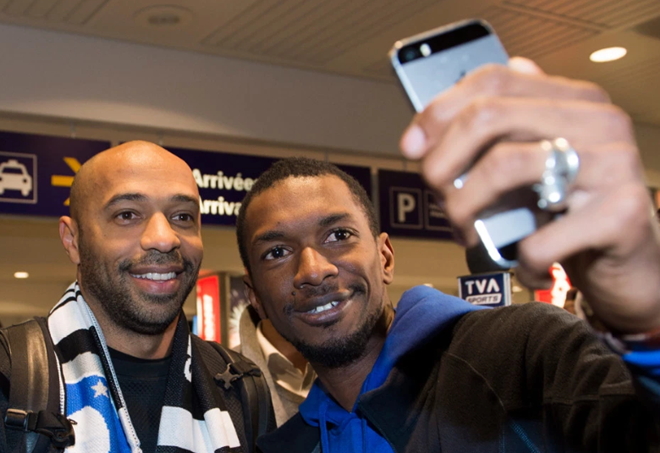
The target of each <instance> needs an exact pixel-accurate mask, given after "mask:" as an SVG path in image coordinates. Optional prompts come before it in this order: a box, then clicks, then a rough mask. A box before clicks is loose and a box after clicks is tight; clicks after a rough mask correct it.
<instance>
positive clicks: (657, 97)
mask: <svg viewBox="0 0 660 453" xmlns="http://www.w3.org/2000/svg"><path fill="white" fill-rule="evenodd" d="M163 4H164V5H166V6H163ZM469 17H481V18H484V19H486V20H488V21H489V22H491V23H492V24H493V25H494V27H495V29H496V30H497V31H498V33H499V34H500V36H501V38H502V41H503V42H504V45H505V47H506V48H507V49H508V50H509V53H510V54H512V55H523V56H527V57H531V58H534V59H535V60H537V61H538V62H539V63H540V64H541V65H542V66H543V67H544V68H545V69H546V70H548V71H550V72H552V73H557V74H561V75H566V76H570V77H579V78H584V79H588V80H593V81H595V82H598V83H600V84H602V85H603V86H604V87H605V88H606V89H607V90H608V91H610V92H611V94H612V95H613V98H614V100H615V102H616V103H618V104H619V105H621V106H622V107H624V108H625V109H626V110H627V111H629V112H630V113H631V114H632V115H633V118H634V119H635V120H636V121H638V122H646V123H653V124H656V125H660V90H658V89H656V86H655V85H656V84H653V81H654V80H656V79H657V76H656V74H657V73H658V70H659V69H660V20H659V19H658V17H660V1H658V0H518V1H504V2H502V1H492V0H461V1H456V0H444V1H438V0H332V1H329V0H241V1H235V0H167V1H165V0H161V1H160V2H159V1H158V0H0V22H4V23H9V24H15V25H24V26H30V27H38V28H44V29H51V30H59V31H64V32H70V33H79V34H85V35H91V36H97V37H104V38H111V39H119V40H124V41H130V42H136V43H143V44H153V45H157V46H164V47H170V48H176V49H182V50H189V51H194V52H204V53H210V54H217V55H222V56H228V57H235V58H241V59H249V60H255V61H260V62H267V63H272V64H277V65H284V66H293V67H299V68H304V69H311V70H315V71H324V72H331V73H338V74H344V75H348V76H356V77H364V78H369V79H375V80H380V81H385V82H390V83H393V77H392V75H391V71H390V68H389V64H388V62H387V59H386V58H385V55H386V53H387V51H388V50H389V48H390V47H391V46H392V44H393V43H394V42H395V41H396V40H397V39H400V38H402V37H405V36H409V35H411V34H415V33H418V32H420V31H423V30H426V29H429V28H433V27H436V26H439V25H441V24H445V23H448V22H451V21H454V20H459V19H464V18H469ZM653 19H656V20H655V22H653ZM644 24H646V25H644ZM610 45H624V46H626V47H628V49H629V55H628V56H626V57H625V58H623V59H622V60H620V61H618V62H613V63H607V64H595V63H591V62H590V61H588V59H587V58H588V55H589V54H590V53H591V52H592V51H594V50H597V49H598V48H601V47H605V46H610Z"/></svg>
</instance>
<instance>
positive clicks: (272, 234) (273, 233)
mask: <svg viewBox="0 0 660 453" xmlns="http://www.w3.org/2000/svg"><path fill="white" fill-rule="evenodd" d="M285 236H286V235H285V234H284V232H283V231H278V230H270V231H266V232H265V233H263V234H260V235H259V236H257V237H256V238H254V240H253V241H252V244H254V245H256V244H258V243H260V242H270V241H274V240H276V239H282V238H283V237H285Z"/></svg>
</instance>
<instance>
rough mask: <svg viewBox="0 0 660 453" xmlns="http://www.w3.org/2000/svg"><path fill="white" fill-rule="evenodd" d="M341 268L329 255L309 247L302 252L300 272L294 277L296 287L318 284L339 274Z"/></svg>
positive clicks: (299, 265)
mask: <svg viewBox="0 0 660 453" xmlns="http://www.w3.org/2000/svg"><path fill="white" fill-rule="evenodd" d="M338 272H339V270H338V269H337V266H335V265H334V264H332V262H330V260H328V258H327V257H325V256H324V255H323V254H322V253H319V252H318V251H317V250H315V249H314V248H312V247H307V248H305V249H303V250H302V252H301V253H300V258H299V261H298V272H297V273H296V276H295V277H294V279H293V285H294V286H295V287H296V288H302V287H303V286H304V285H312V286H318V285H320V284H322V283H323V281H324V280H325V279H326V278H327V277H334V276H337V274H338Z"/></svg>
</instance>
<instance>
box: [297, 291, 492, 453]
mask: <svg viewBox="0 0 660 453" xmlns="http://www.w3.org/2000/svg"><path fill="white" fill-rule="evenodd" d="M484 308H485V307H479V306H475V305H471V304H470V303H468V302H466V301H464V300H463V299H459V298H457V297H454V296H448V295H446V294H443V293H441V292H440V291H438V290H435V289H433V288H429V287H427V286H416V287H414V288H412V289H410V290H408V291H406V292H405V293H404V294H403V296H402V297H401V300H400V301H399V305H398V306H397V309H396V315H395V317H394V322H393V323H392V326H391V327H390V331H389V333H388V335H387V339H386V340H385V344H384V345H383V349H382V351H381V353H380V355H379V356H378V359H377V360H376V363H375V364H374V366H373V368H372V370H371V373H369V375H368V376H367V378H366V379H365V381H364V383H363V384H362V389H361V390H360V396H358V399H357V401H356V404H355V406H354V407H353V410H352V411H351V412H347V411H346V410H345V409H344V408H342V407H341V406H339V404H337V403H336V402H335V400H334V399H333V398H332V397H331V396H330V395H329V394H327V393H326V392H325V391H324V390H323V388H321V386H320V385H319V384H320V383H319V381H318V380H317V381H316V382H315V383H314V386H313V387H312V389H311V391H310V393H309V395H308V397H307V399H306V400H305V402H303V403H302V404H301V405H300V415H302V417H303V419H304V420H305V422H307V423H308V424H309V425H312V426H319V427H320V429H321V444H322V451H323V452H327V453H330V452H345V451H353V452H365V453H366V452H367V451H369V452H391V451H392V448H391V447H390V445H389V444H388V443H387V441H386V440H385V439H384V438H383V437H382V436H380V434H378V433H377V432H376V431H374V430H373V429H372V427H371V426H370V425H369V424H368V423H367V421H366V419H363V418H361V417H360V415H359V414H358V413H357V412H356V408H357V402H359V400H360V397H361V396H362V395H363V394H365V393H366V392H369V391H371V390H375V389H377V388H378V387H380V386H381V385H383V384H384V383H385V381H386V380H387V376H389V374H390V371H391V370H392V368H393V367H394V365H395V364H396V362H397V361H398V360H399V359H400V358H401V357H403V356H404V355H406V354H407V353H409V352H412V351H414V350H416V349H418V348H420V347H422V346H424V345H425V344H426V343H427V342H428V341H429V340H430V339H432V338H433V337H435V335H436V334H437V333H438V332H440V331H441V330H443V329H445V328H447V327H450V326H451V325H453V324H454V323H455V322H456V321H458V319H459V318H460V317H461V316H463V315H464V314H466V313H468V312H470V311H475V310H481V309H484ZM328 424H330V425H331V426H330V429H328Z"/></svg>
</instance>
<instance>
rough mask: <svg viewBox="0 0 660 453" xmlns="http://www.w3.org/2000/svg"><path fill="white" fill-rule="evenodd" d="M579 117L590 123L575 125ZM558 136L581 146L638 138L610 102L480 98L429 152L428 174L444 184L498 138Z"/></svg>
mask: <svg viewBox="0 0 660 453" xmlns="http://www.w3.org/2000/svg"><path fill="white" fill-rule="evenodd" d="M580 122H582V123H583V124H584V125H585V126H584V127H581V128H575V127H574V125H575V124H578V123H580ZM590 125H593V127H589V126H590ZM556 137H563V138H565V139H567V140H568V141H569V142H570V143H571V145H573V146H574V147H575V148H576V149H579V148H580V146H581V145H582V144H585V145H591V144H593V143H602V142H622V141H627V142H631V143H632V142H634V135H633V129H632V124H631V121H630V119H629V117H628V116H627V115H626V114H625V113H624V112H623V111H622V110H621V109H619V108H618V107H615V106H613V105H611V104H595V103H593V102H584V101H563V102H561V103H557V102H555V101H554V100H548V99H524V98H493V97H489V98H480V99H478V100H476V101H475V102H473V103H472V104H470V105H469V106H468V107H466V108H465V109H464V110H463V111H462V112H461V113H460V114H459V115H457V117H456V118H455V120H454V121H453V122H452V123H451V126H450V127H449V129H448V130H447V131H446V132H445V134H444V137H443V138H442V140H441V141H439V142H438V144H437V145H436V146H434V147H433V148H432V149H431V150H429V151H428V153H427V155H426V157H425V159H424V162H423V165H422V170H423V175H424V177H425V179H426V180H427V182H428V183H429V185H430V186H431V187H435V188H441V187H443V186H445V185H448V184H450V183H451V182H452V181H454V179H456V178H457V177H458V176H460V175H461V174H463V173H465V172H466V171H468V169H469V168H470V166H471V165H472V164H473V162H474V161H475V160H476V159H477V158H478V157H480V155H481V154H483V153H484V152H487V150H488V148H489V147H490V146H492V144H494V143H497V142H498V141H502V140H506V141H538V140H542V139H552V138H556Z"/></svg>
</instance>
